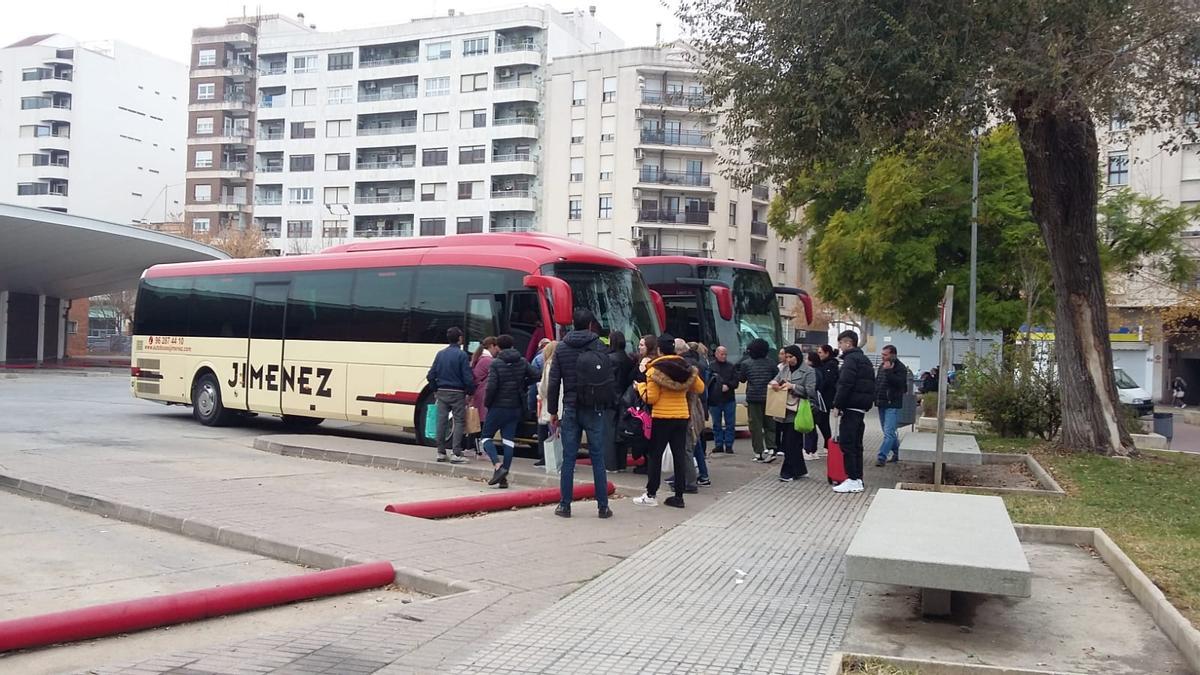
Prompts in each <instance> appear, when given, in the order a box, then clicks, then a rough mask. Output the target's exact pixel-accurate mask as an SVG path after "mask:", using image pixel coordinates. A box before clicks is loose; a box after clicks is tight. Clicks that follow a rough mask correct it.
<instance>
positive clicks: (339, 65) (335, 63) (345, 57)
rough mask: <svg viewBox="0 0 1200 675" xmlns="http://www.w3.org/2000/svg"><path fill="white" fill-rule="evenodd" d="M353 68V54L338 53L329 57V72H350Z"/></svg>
mask: <svg viewBox="0 0 1200 675" xmlns="http://www.w3.org/2000/svg"><path fill="white" fill-rule="evenodd" d="M353 67H354V52H339V53H337V54H330V55H329V69H330V70H350V69H351V68H353Z"/></svg>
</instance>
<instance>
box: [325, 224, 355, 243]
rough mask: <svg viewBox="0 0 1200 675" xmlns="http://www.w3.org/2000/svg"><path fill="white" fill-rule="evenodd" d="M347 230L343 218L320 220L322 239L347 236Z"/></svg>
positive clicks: (348, 229)
mask: <svg viewBox="0 0 1200 675" xmlns="http://www.w3.org/2000/svg"><path fill="white" fill-rule="evenodd" d="M349 231H350V228H349V227H347V225H346V221H344V220H322V221H321V237H322V238H324V239H342V238H344V237H346V236H348V233H349Z"/></svg>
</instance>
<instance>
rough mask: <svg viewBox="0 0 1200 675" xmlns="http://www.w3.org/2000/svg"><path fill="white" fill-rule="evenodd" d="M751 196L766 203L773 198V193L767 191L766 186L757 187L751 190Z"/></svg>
mask: <svg viewBox="0 0 1200 675" xmlns="http://www.w3.org/2000/svg"><path fill="white" fill-rule="evenodd" d="M750 196H751V197H753V198H754V199H761V200H762V201H764V202H765V201H767V200H769V199H770V198H771V191H770V190H768V189H767V186H766V185H755V186H754V187H752V188H751V189H750Z"/></svg>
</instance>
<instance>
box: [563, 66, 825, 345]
mask: <svg viewBox="0 0 1200 675" xmlns="http://www.w3.org/2000/svg"><path fill="white" fill-rule="evenodd" d="M687 57H688V52H687V47H686V46H685V45H683V44H680V43H677V44H671V45H665V46H660V47H642V48H632V49H619V50H612V51H605V52H597V53H587V54H579V55H574V56H567V57H564V58H559V59H555V60H554V62H553V63H552V64H550V75H549V79H548V82H547V86H546V109H547V110H548V113H549V114H548V116H547V123H546V132H545V143H544V144H543V147H544V151H543V154H544V160H543V162H542V164H543V171H542V181H543V183H544V185H545V188H546V189H545V208H544V209H543V214H542V221H541V229H543V230H545V231H547V232H551V233H556V234H564V235H567V236H569V237H572V238H575V239H578V240H580V241H583V242H585V243H589V244H594V245H597V246H600V247H602V248H606V249H608V250H611V251H615V252H617V253H619V254H621V255H626V256H635V255H690V256H701V257H712V258H722V259H729V260H738V261H743V262H753V263H756V264H759V265H762V266H764V267H766V268H767V270H768V271H769V272H770V273H771V277H772V278H773V279H774V280H775V282H776V283H777V284H779V285H787V286H801V287H803V286H804V285H806V284H807V283H808V281H809V280H808V279H807V278H806V276H805V275H804V273H803V266H802V264H801V258H800V251H799V244H798V243H797V242H795V241H793V242H787V243H785V242H781V241H779V239H778V238H777V237H776V236H775V234H774V233H773V232H772V231H771V230H770V229H769V228H768V227H767V223H766V220H767V208H768V206H769V205H770V202H769V199H770V192H769V190H768V188H767V186H765V185H756V186H753V187H752V189H750V190H741V189H738V188H737V187H736V186H734V185H732V184H731V183H730V182H729V181H728V180H727V179H726V178H725V177H723V176H722V175H721V174H720V172H719V166H718V158H719V157H721V156H727V155H728V153H732V152H736V151H737V149H736V148H731V147H729V146H726V145H725V144H724V143H723V139H722V136H721V134H720V132H719V131H718V124H719V122H720V119H719V116H718V115H716V114H713V113H712V111H711V110H709V109H708V105H709V99H708V97H707V96H706V95H705V93H704V90H703V87H702V86H701V84H700V83H699V81H698V78H697V75H696V71H695V69H694V68H693V67H692V65H691V63H690V61H689V60H688V58H687ZM785 302H786V303H787V304H786V305H785V306H784V307H783V308H782V311H783V313H784V314H785V315H788V316H792V315H794V314H795V313H796V308H795V307H794V306H793V303H794V302H795V298H794V297H789V298H787V299H786V300H785ZM801 314H802V312H801ZM797 327H799V326H797Z"/></svg>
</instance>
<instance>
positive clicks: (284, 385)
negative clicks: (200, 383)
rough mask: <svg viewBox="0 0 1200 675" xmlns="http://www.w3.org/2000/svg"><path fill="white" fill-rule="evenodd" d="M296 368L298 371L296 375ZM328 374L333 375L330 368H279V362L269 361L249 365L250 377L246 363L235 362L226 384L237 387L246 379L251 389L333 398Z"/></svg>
mask: <svg viewBox="0 0 1200 675" xmlns="http://www.w3.org/2000/svg"><path fill="white" fill-rule="evenodd" d="M297 370H299V371H300V372H299V374H298V375H297V373H296V371H297ZM330 375H333V369H332V368H313V367H312V366H300V367H299V368H297V367H296V366H288V367H287V368H281V367H280V366H279V364H276V363H271V364H267V365H265V366H250V377H249V378H247V377H246V364H245V363H235V364H233V377H231V378H229V381H228V382H226V384H228V385H229V386H231V387H237V386H240V385H244V384H246V383H247V379H248V380H249V386H250V388H251V389H266V390H267V391H281V390H282V391H285V392H287V391H298V392H300V393H301V394H303V395H305V396H312V395H313V394H316V395H317V396H323V397H325V398H333V390H332V389H330V388H329V376H330ZM314 376H315V377H314ZM314 387H315V389H316V390H315V391H314Z"/></svg>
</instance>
